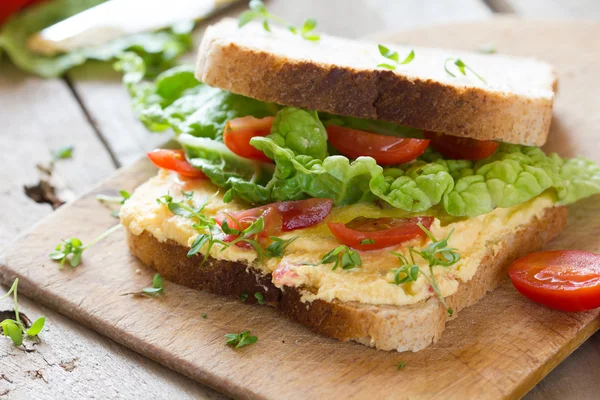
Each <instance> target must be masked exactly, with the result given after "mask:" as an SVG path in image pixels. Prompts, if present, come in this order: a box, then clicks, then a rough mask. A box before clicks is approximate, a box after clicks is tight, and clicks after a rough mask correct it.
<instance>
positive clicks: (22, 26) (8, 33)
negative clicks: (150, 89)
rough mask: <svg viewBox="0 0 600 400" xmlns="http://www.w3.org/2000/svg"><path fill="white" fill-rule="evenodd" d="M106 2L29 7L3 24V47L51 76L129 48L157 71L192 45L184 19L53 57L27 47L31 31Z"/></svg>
mask: <svg viewBox="0 0 600 400" xmlns="http://www.w3.org/2000/svg"><path fill="white" fill-rule="evenodd" d="M104 1H105V0H52V1H46V2H42V3H40V4H37V5H34V6H32V7H28V8H27V9H25V10H24V11H23V12H21V13H19V14H16V15H14V16H13V17H11V18H10V19H9V20H8V21H7V22H6V23H4V24H3V25H2V26H1V27H0V48H2V49H4V51H5V52H6V53H7V54H8V56H9V57H10V59H11V60H12V62H13V63H15V64H16V65H17V66H18V67H19V68H21V69H23V70H25V71H28V72H31V73H34V74H37V75H40V76H43V77H47V78H49V77H56V76H60V75H62V74H63V73H65V72H66V71H68V70H69V69H71V68H72V67H74V66H77V65H80V64H83V63H85V62H86V60H99V61H109V60H112V59H115V58H116V57H117V56H118V55H119V54H121V53H122V52H123V51H126V50H127V51H133V52H135V53H137V54H138V55H140V56H141V57H143V61H144V64H145V65H146V69H147V70H148V72H149V74H156V73H157V72H159V71H163V70H165V69H167V68H169V67H172V66H173V65H174V64H175V61H176V59H177V58H178V57H179V56H180V55H181V54H182V53H183V52H185V51H186V50H188V49H189V48H190V46H191V45H192V39H191V31H192V28H193V23H192V22H185V23H181V24H177V25H176V26H173V27H171V28H169V29H164V30H161V31H158V32H149V33H139V34H136V35H131V36H127V37H123V38H119V39H116V40H113V41H111V42H109V43H107V44H104V45H101V46H96V47H92V48H85V49H79V50H75V51H72V52H69V53H65V54H59V55H57V56H52V57H49V56H45V55H40V54H36V53H33V52H31V51H30V50H29V49H28V48H27V45H26V42H27V39H28V38H29V37H30V36H31V35H32V34H34V33H36V32H39V31H40V30H42V29H44V28H46V27H48V26H50V25H53V24H55V23H57V22H59V21H61V20H63V19H65V18H68V17H70V16H72V15H74V14H77V13H79V12H81V11H83V10H86V9H88V8H90V7H93V6H96V5H98V4H100V3H103V2H104Z"/></svg>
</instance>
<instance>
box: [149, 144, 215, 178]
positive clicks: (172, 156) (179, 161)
mask: <svg viewBox="0 0 600 400" xmlns="http://www.w3.org/2000/svg"><path fill="white" fill-rule="evenodd" d="M147 156H148V158H149V159H150V161H152V164H154V165H156V166H157V167H159V168H164V169H168V170H170V171H175V172H177V173H178V174H179V175H181V176H182V177H184V178H190V179H203V178H206V175H204V173H203V172H202V171H200V170H199V169H198V168H195V167H193V166H192V165H191V164H190V163H189V162H187V160H186V159H185V152H184V151H183V150H171V149H156V150H152V151H150V152H148V154H147Z"/></svg>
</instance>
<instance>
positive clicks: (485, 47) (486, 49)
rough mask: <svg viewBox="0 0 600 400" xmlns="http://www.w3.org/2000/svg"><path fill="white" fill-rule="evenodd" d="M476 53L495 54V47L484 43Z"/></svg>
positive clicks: (492, 44)
mask: <svg viewBox="0 0 600 400" xmlns="http://www.w3.org/2000/svg"><path fill="white" fill-rule="evenodd" d="M477 51H479V52H480V53H483V54H494V53H496V45H495V44H494V43H486V44H484V45H481V46H479V48H478V49H477Z"/></svg>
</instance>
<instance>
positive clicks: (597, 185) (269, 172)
mask: <svg viewBox="0 0 600 400" xmlns="http://www.w3.org/2000/svg"><path fill="white" fill-rule="evenodd" d="M138 61H139V60H138ZM140 62H141V61H140ZM126 64H127V65H124V66H122V67H123V69H124V70H126V71H128V72H127V73H126V74H125V77H124V80H125V82H126V84H127V85H128V87H129V88H130V92H131V93H132V96H133V99H134V104H135V105H136V108H137V111H138V115H139V116H140V118H141V119H142V121H144V123H146V126H148V127H149V128H150V129H152V130H164V129H166V128H172V129H173V130H174V131H175V132H176V133H177V135H178V140H179V142H180V143H181V144H182V146H183V147H184V149H185V150H186V154H187V157H188V160H189V161H190V163H191V164H192V165H194V166H196V167H198V168H200V169H202V171H204V172H205V173H206V175H207V176H208V177H209V178H210V179H211V181H212V182H213V183H215V184H216V185H217V186H219V187H223V188H225V189H227V190H228V195H227V196H226V199H231V198H233V197H236V198H238V199H241V200H244V201H247V202H249V203H252V204H266V203H270V202H274V201H285V200H297V199H304V198H309V197H320V198H332V199H333V200H334V202H335V204H336V205H344V204H355V203H360V202H373V201H380V202H382V203H387V204H389V205H390V206H391V207H395V208H399V209H402V210H405V211H408V212H415V213H436V214H440V212H441V213H442V214H444V213H445V214H447V215H450V216H459V217H472V216H477V215H481V214H485V213H488V212H490V211H492V210H494V209H495V208H497V207H512V206H515V205H518V204H522V203H524V202H526V201H528V200H530V199H532V198H534V197H536V196H538V195H540V194H541V193H543V192H545V191H548V190H550V191H553V192H554V193H555V194H556V198H557V199H558V201H559V202H560V203H562V204H568V203H572V202H575V201H577V200H579V199H581V198H583V197H587V196H590V195H593V194H596V193H600V167H599V166H598V165H596V164H595V163H593V162H591V161H589V160H586V159H583V158H573V159H563V158H561V157H559V156H558V155H556V154H551V155H546V154H544V152H543V151H542V150H541V149H539V148H537V147H527V146H520V145H513V144H506V143H502V144H500V146H499V147H498V150H497V151H496V153H495V154H494V155H492V156H491V157H488V158H487V159H485V160H480V161H476V162H474V161H467V160H446V159H444V158H443V157H442V156H441V155H440V154H438V153H435V152H433V151H431V150H428V151H427V152H425V153H424V154H423V155H422V156H421V157H419V159H417V160H415V161H414V162H412V163H407V164H404V165H398V166H393V167H385V168H383V167H381V166H379V165H377V163H376V161H375V160H374V159H373V158H371V157H359V158H357V159H356V160H353V161H351V160H349V159H348V158H347V157H344V156H342V155H338V154H335V152H332V151H331V149H330V148H329V149H328V143H327V132H326V131H325V128H324V126H325V125H326V124H339V125H344V126H348V127H352V128H357V129H367V130H370V131H376V132H379V133H381V134H387V135H397V136H414V137H419V136H420V135H421V134H422V132H421V131H419V130H415V129H411V128H404V127H399V126H395V125H394V124H389V123H387V122H381V121H368V120H361V119H357V118H348V117H339V116H334V115H329V114H317V113H315V112H313V111H306V110H302V109H298V108H294V107H283V108H281V107H278V106H276V105H274V104H270V103H264V102H260V101H258V100H254V99H249V98H247V97H244V96H240V95H236V94H233V93H229V92H226V91H223V90H220V89H215V88H210V87H208V86H206V85H203V84H202V83H200V82H198V81H195V80H194V79H195V78H193V70H192V68H191V67H184V66H181V67H177V68H176V69H172V70H170V71H167V72H165V73H163V74H161V75H159V76H158V78H157V79H156V80H155V81H153V82H143V81H141V77H142V76H143V71H140V70H139V66H136V63H135V62H129V63H126ZM275 114H276V115H277V116H276V118H275V121H274V123H273V128H272V131H271V134H270V135H268V136H267V137H254V138H253V139H252V140H251V142H250V143H251V144H252V145H253V146H254V147H256V148H257V149H259V150H261V151H263V152H264V153H265V154H266V155H267V157H269V158H270V159H272V160H273V161H274V165H273V164H265V163H259V162H254V161H251V160H248V159H244V158H241V157H239V156H237V155H235V154H233V153H232V152H231V151H230V150H229V149H228V148H227V147H226V146H225V145H224V144H223V142H222V132H223V129H224V126H225V124H226V122H227V121H228V120H229V119H231V118H236V117H242V116H246V115H253V116H255V117H264V116H268V115H275Z"/></svg>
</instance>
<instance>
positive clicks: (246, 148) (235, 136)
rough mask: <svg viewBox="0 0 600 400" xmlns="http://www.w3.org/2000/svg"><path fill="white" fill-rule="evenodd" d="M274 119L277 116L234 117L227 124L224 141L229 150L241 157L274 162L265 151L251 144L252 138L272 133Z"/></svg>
mask: <svg viewBox="0 0 600 400" xmlns="http://www.w3.org/2000/svg"><path fill="white" fill-rule="evenodd" d="M274 120H275V117H266V118H254V117H252V116H248V117H242V118H235V119H232V120H230V121H229V122H227V125H225V131H224V132H223V142H225V146H227V148H228V149H229V150H231V151H232V152H234V153H235V154H237V155H238V156H240V157H244V158H250V159H252V160H257V161H263V162H272V161H271V159H270V158H269V157H267V156H265V153H263V152H262V151H260V150H258V149H257V148H255V147H254V146H252V145H251V144H250V139H252V138H253V137H255V136H267V135H268V134H269V133H271V127H272V126H273V121H274Z"/></svg>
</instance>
